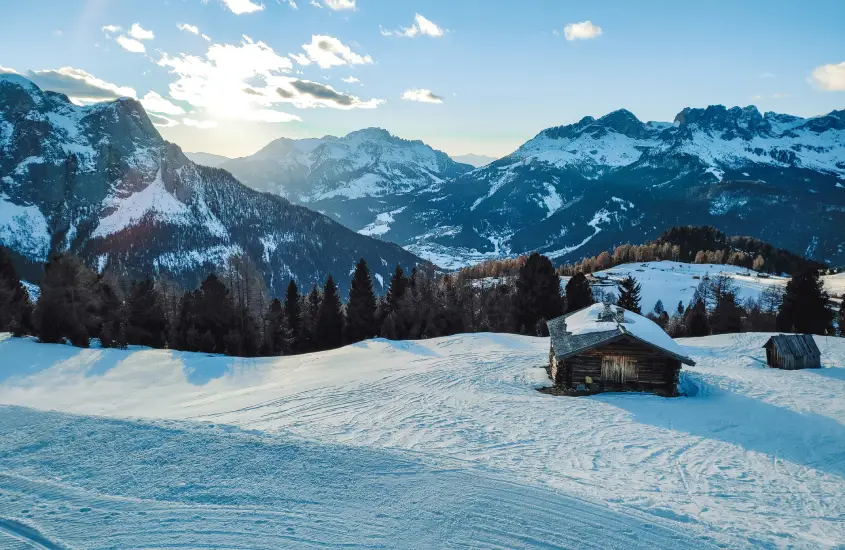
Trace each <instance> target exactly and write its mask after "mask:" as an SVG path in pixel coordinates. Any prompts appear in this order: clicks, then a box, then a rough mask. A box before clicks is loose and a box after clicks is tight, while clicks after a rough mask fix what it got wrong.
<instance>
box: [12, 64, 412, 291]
mask: <svg viewBox="0 0 845 550" xmlns="http://www.w3.org/2000/svg"><path fill="white" fill-rule="evenodd" d="M0 244H3V245H5V246H8V247H10V248H11V249H12V250H13V251H15V252H16V253H17V254H18V256H19V257H18V258H17V259H18V260H19V261H20V262H21V263H23V264H37V263H40V262H43V261H45V260H46V259H47V257H48V255H49V254H50V253H51V252H54V251H64V250H70V251H72V252H74V253H75V254H77V255H79V256H80V257H82V258H83V259H84V260H86V261H87V262H89V263H90V264H92V265H95V266H97V267H98V268H99V269H101V270H114V271H116V272H120V273H129V274H133V275H137V276H143V275H145V274H153V273H162V274H167V275H168V276H169V277H171V278H173V279H175V280H177V281H178V282H181V283H183V284H185V285H194V284H196V283H197V282H198V281H199V280H201V279H203V278H204V277H205V276H206V275H207V274H208V272H209V271H211V270H214V269H219V268H220V267H221V265H223V264H224V263H225V262H226V260H227V259H228V258H229V257H230V256H231V255H235V254H241V253H246V254H247V255H248V256H249V257H250V258H251V259H252V260H253V262H254V263H255V264H256V266H257V268H258V270H259V271H260V272H262V273H263V275H264V278H265V279H266V281H267V283H268V284H269V286H270V288H271V291H272V292H273V293H274V294H276V295H280V294H281V293H282V292H283V290H284V287H285V286H286V285H287V282H288V280H289V279H290V278H294V279H296V280H297V281H298V282H299V283H300V284H302V285H310V284H311V283H313V282H319V281H322V280H323V279H324V278H325V277H326V276H327V275H328V274H330V273H331V274H333V275H334V276H335V277H336V278H337V280H338V283H339V286H341V288H346V287H348V283H349V278H350V274H351V270H352V268H353V267H354V265H355V263H356V262H357V261H358V259H359V258H361V257H363V258H365V259H367V260H368V263H369V265H370V268H371V269H372V271H373V272H374V277H375V279H376V288H377V289H379V288H380V283H381V282H382V281H384V282H385V283H386V281H387V280H388V278H389V275H390V273H391V272H392V270H393V268H394V267H395V265H396V264H402V265H403V266H406V267H410V266H412V265H415V264H417V263H418V262H419V261H420V260H419V258H417V257H416V256H414V255H413V254H411V253H409V252H407V251H405V250H402V249H401V248H400V247H399V246H396V245H394V244H391V243H387V242H384V241H378V240H375V239H371V238H369V237H366V236H364V235H360V234H357V233H354V232H353V231H350V230H348V229H347V228H345V227H343V226H342V225H340V224H338V223H336V222H334V221H332V220H330V219H329V218H327V217H326V216H323V215H321V214H318V213H316V212H313V211H311V210H308V209H306V208H303V207H300V206H295V205H292V204H290V203H289V202H288V201H287V200H286V199H284V198H282V197H278V196H275V195H272V194H266V193H259V192H257V191H255V190H252V189H250V188H248V187H246V186H244V185H242V184H241V183H240V182H238V181H237V180H236V179H235V178H233V177H232V176H231V174H229V172H227V171H225V170H220V169H215V168H209V167H206V166H200V165H197V164H195V163H194V162H192V161H190V160H189V159H188V158H187V157H186V156H185V155H184V154H183V153H182V151H181V149H179V147H177V146H176V145H173V144H171V143H168V142H166V141H164V140H163V139H162V138H161V136H160V135H159V133H158V132H157V131H156V129H155V128H154V126H153V125H152V123H151V122H150V120H149V118H148V117H147V114H146V113H145V112H144V109H143V107H142V106H141V104H140V103H139V102H137V101H135V100H133V99H120V100H117V101H113V102H108V103H99V104H95V105H92V106H89V107H78V106H76V105H73V104H72V103H71V102H70V101H69V100H68V98H67V97H66V96H64V95H61V94H57V93H53V92H48V91H42V90H40V89H39V88H38V87H37V86H35V85H34V84H33V83H32V82H30V81H29V80H27V79H25V78H23V77H20V76H18V75H9V74H5V75H0Z"/></svg>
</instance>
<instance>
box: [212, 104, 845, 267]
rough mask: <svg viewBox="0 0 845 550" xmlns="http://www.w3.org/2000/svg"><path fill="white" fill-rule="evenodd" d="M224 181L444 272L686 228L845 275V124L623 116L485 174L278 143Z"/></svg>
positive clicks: (382, 153)
mask: <svg viewBox="0 0 845 550" xmlns="http://www.w3.org/2000/svg"><path fill="white" fill-rule="evenodd" d="M224 166H225V167H226V168H227V169H229V170H231V171H232V172H233V173H235V174H236V175H237V176H239V177H240V178H242V180H243V181H244V182H245V183H247V184H248V185H252V186H254V187H256V188H258V189H262V190H267V191H272V192H275V193H279V194H282V195H284V196H287V197H289V198H290V199H291V200H293V201H295V202H300V203H303V204H308V205H309V206H312V207H313V208H316V209H319V210H321V211H325V212H326V213H328V214H330V215H332V216H333V217H334V218H335V219H337V220H338V221H340V222H341V223H343V224H345V225H346V226H347V227H350V228H351V229H354V230H356V231H359V232H362V233H365V234H370V235H378V236H379V237H381V238H382V239H384V240H389V241H393V242H396V243H399V244H401V245H402V246H404V247H405V248H407V249H408V250H411V251H413V252H414V253H416V254H418V255H420V256H423V257H425V258H428V259H431V260H432V261H434V262H435V263H437V264H438V265H441V266H443V267H457V266H460V265H466V264H469V263H472V262H475V261H478V260H481V259H484V258H488V257H494V256H501V255H513V254H520V253H525V252H530V251H539V252H542V253H544V254H547V255H549V256H551V257H553V258H555V259H557V260H560V261H564V260H575V259H578V258H580V257H583V256H585V255H593V254H597V253H599V252H601V251H602V250H606V249H608V248H610V247H612V246H613V245H615V244H619V243H622V242H635V243H636V242H643V241H644V240H647V239H652V238H656V237H657V236H658V235H660V233H662V232H663V231H664V230H665V229H667V228H668V227H671V226H674V225H688V224H696V225H713V226H715V227H717V228H718V229H721V230H722V231H724V232H726V233H728V234H740V235H750V236H754V237H758V238H760V239H763V240H766V241H769V242H771V243H773V244H775V245H777V246H780V247H784V248H788V249H790V250H792V251H794V252H797V253H800V254H805V255H807V256H809V257H811V258H814V259H817V260H823V261H828V262H831V263H833V264H842V263H845V249H843V239H842V235H845V111H834V112H832V113H829V114H828V115H825V116H820V117H816V118H812V119H803V118H799V117H795V116H791V115H783V114H778V113H771V112H769V113H765V114H761V113H760V112H759V111H758V110H757V109H756V108H755V107H753V106H752V107H745V108H739V107H733V108H730V109H728V108H726V107H724V106H721V105H715V106H710V107H707V108H706V109H692V108H687V109H684V110H683V111H681V112H680V113H679V114H678V115H677V117H676V118H675V120H674V122H673V123H668V122H647V123H644V122H641V121H640V120H638V119H637V118H636V117H635V116H634V115H633V114H632V113H631V112H629V111H627V110H624V109H623V110H619V111H614V112H612V113H610V114H608V115H606V116H604V117H602V118H600V119H594V118H593V117H585V118H583V119H581V120H580V121H579V122H577V123H575V124H571V125H568V126H560V127H555V128H549V129H547V130H544V131H542V132H540V133H539V134H538V135H537V136H536V137H534V138H533V139H531V140H530V141H528V142H527V143H525V144H524V145H522V146H521V147H520V148H519V149H517V150H516V151H515V152H514V153H512V154H511V155H508V156H506V157H504V158H502V159H499V160H497V161H494V162H492V163H490V164H487V165H485V166H482V167H480V168H477V169H474V170H469V169H468V167H467V166H465V165H460V164H458V165H456V164H454V163H450V162H449V161H448V159H447V158H446V157H445V155H443V154H442V153H438V152H436V151H433V150H431V149H430V148H428V147H426V146H425V145H423V144H421V143H419V142H406V141H402V140H399V139H397V138H393V137H391V136H390V135H389V134H387V133H386V132H384V131H382V130H373V129H369V130H362V131H360V132H354V133H352V134H350V135H348V136H346V137H345V138H333V137H326V138H323V139H320V140H303V141H291V140H279V141H277V142H273V143H271V144H270V145H269V146H268V147H267V148H266V149H265V150H264V151H262V152H260V153H258V154H256V155H254V156H253V157H247V158H244V159H236V160H233V161H230V162H229V163H226V164H225V165H224ZM450 178H451V179H450Z"/></svg>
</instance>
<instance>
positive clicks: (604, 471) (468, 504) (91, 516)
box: [0, 334, 845, 548]
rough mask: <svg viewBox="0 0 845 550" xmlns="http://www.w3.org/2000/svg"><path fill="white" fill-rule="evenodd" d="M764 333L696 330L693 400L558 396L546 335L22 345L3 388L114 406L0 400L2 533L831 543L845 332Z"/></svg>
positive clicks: (147, 540)
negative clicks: (299, 347)
mask: <svg viewBox="0 0 845 550" xmlns="http://www.w3.org/2000/svg"><path fill="white" fill-rule="evenodd" d="M766 338H767V335H764V334H738V335H722V336H714V337H707V338H700V339H687V340H680V341H679V342H680V343H681V344H682V346H683V350H684V352H685V353H687V354H688V355H690V356H691V357H692V358H693V359H694V360H695V361H696V366H695V367H692V368H687V367H684V369H683V371H682V383H681V385H682V389H683V391H684V392H685V393H686V394H687V396H686V397H680V398H675V399H665V398H660V397H656V396H651V395H642V394H604V395H601V396H596V397H591V398H562V397H554V396H550V395H544V394H541V393H539V392H537V391H535V388H538V387H541V386H543V385H544V384H547V383H548V382H547V378H546V373H545V370H544V369H543V368H542V365H543V364H544V363H545V362H546V360H547V357H548V339H545V338H532V337H522V336H514V335H503V334H477V335H458V336H454V337H447V338H440V339H434V340H428V341H419V342H403V341H398V342H391V341H386V340H371V341H366V342H363V343H360V344H357V345H354V346H348V347H345V348H342V349H339V350H334V351H331V352H325V353H318V354H311V355H304V356H296V357H289V358H271V359H256V360H245V359H236V358H227V357H213V356H208V355H204V354H191V353H180V352H171V351H164V350H161V351H158V350H144V349H130V350H128V351H115V350H99V349H90V350H80V349H76V348H72V347H68V346H57V345H45V344H36V343H35V342H33V341H31V340H20V339H11V338H4V339H3V340H2V341H0V356H2V357H3V358H4V363H3V364H4V367H3V368H2V369H0V403H2V404H6V405H17V406H24V407H34V408H35V409H39V410H45V409H50V410H55V411H62V412H63V413H72V414H74V415H77V414H81V415H97V417H96V418H95V417H79V416H70V415H67V414H58V413H46V412H37V411H35V410H29V409H17V408H4V409H3V411H2V412H3V414H2V415H0V433H2V434H3V436H2V437H0V457H2V458H0V460H2V465H3V472H4V473H3V475H2V476H0V487H2V489H0V517H3V518H8V519H6V520H3V521H4V523H2V524H0V533H2V532H5V533H12V535H13V536H14V535H17V536H18V538H24V539H26V538H27V537H29V540H33V539H34V537H36V536H37V537H42V539H40V540H47V541H48V543H49V544H52V545H54V546H47V545H45V544H42V545H43V546H47V547H51V548H52V547H60V546H59V545H67V546H77V545H80V546H84V545H86V544H87V543H88V542H90V541H92V540H97V541H101V540H103V539H101V538H100V537H109V538H110V540H114V541H116V545H118V546H120V545H121V541H124V540H127V538H126V537H133V539H132V540H137V541H141V542H140V543H142V544H144V545H147V546H158V545H160V544H161V541H162V540H163V539H164V538H167V540H169V541H184V540H193V541H200V544H201V545H207V546H227V547H230V546H242V545H243V544H244V541H245V540H247V538H248V540H249V541H250V546H252V547H256V548H270V547H273V545H274V543H275V544H276V545H278V540H279V539H278V537H282V538H283V540H284V541H286V543H289V544H292V545H303V546H318V545H321V544H338V543H343V542H355V543H358V544H364V545H369V546H378V545H385V546H402V545H405V544H407V543H408V541H409V540H413V541H415V543H416V544H422V545H433V546H461V545H462V544H466V543H467V541H470V540H471V541H473V544H474V545H476V546H505V547H538V546H548V545H549V544H557V545H561V546H578V547H601V548H638V547H643V548H647V547H648V548H677V547H679V546H681V547H700V548H704V547H708V546H710V545H716V544H719V545H722V546H723V547H747V546H749V545H753V546H789V547H797V548H817V547H820V546H834V545H836V544H838V543H840V542H841V541H842V540H845V527H843V526H845V521H843V520H845V498H843V496H842V495H843V494H845V461H843V456H842V449H841V441H843V439H845V427H844V426H845V405H844V404H845V400H843V396H845V367H843V366H844V365H845V341H843V340H842V339H837V338H821V337H817V342H818V344H819V347H820V348H821V350H822V354H823V360H822V363H823V367H824V368H823V369H820V370H808V371H792V372H789V371H778V370H773V369H769V368H767V367H766V366H765V365H764V364H763V361H764V354H763V351H762V349H761V346H762V344H763V342H764V341H765V340H766ZM338 372H343V373H344V374H343V376H338ZM22 427H23V429H22ZM59 449H61V452H58V450H59ZM206 457H208V458H206ZM212 457H213V459H211V458H212ZM151 477H152V478H154V479H155V480H156V482H155V483H147V482H144V480H148V479H150V478H151ZM244 514H248V515H249V518H250V521H249V522H248V523H246V522H244V518H245V517H246V516H245V515H244ZM164 518H167V519H168V521H167V522H166V524H162V523H161V520H163V519H164ZM609 526H612V528H611V527H609ZM152 527H155V528H154V529H153V528H152ZM27 533H28V534H27ZM0 536H2V534H0ZM135 537H140V538H135ZM191 537H195V538H193V539H191ZM86 541H88V542H86ZM274 541H275V542H274ZM362 541H364V542H363V543H362ZM195 543H196V542H194V544H195Z"/></svg>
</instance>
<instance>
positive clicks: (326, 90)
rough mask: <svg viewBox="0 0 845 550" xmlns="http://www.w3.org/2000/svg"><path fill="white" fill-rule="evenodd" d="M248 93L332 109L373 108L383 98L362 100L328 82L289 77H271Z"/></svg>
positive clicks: (304, 106) (302, 106)
mask: <svg viewBox="0 0 845 550" xmlns="http://www.w3.org/2000/svg"><path fill="white" fill-rule="evenodd" d="M250 93H260V94H262V95H264V96H265V97H267V98H268V100H270V101H273V102H279V103H291V104H293V105H294V106H296V107H298V108H300V109H307V108H312V107H330V108H332V109H341V110H347V111H348V110H350V109H375V108H376V107H378V106H379V105H381V104H382V103H384V100H383V99H370V100H367V101H364V100H362V99H361V98H359V97H358V96H354V95H352V94H347V93H343V92H339V91H337V90H335V89H334V88H333V87H331V86H330V85H328V84H322V83H320V82H313V81H311V80H302V79H298V78H291V77H271V78H269V79H267V85H266V87H265V88H263V89H262V90H256V89H252V90H250Z"/></svg>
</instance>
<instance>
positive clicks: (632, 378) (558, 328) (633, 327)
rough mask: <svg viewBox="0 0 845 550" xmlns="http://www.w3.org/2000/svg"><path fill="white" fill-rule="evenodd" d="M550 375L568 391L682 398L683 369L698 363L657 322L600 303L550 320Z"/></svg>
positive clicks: (557, 384)
mask: <svg viewBox="0 0 845 550" xmlns="http://www.w3.org/2000/svg"><path fill="white" fill-rule="evenodd" d="M548 327H549V335H550V336H551V346H550V350H549V374H550V376H551V378H552V381H553V382H554V383H555V385H556V386H558V387H559V388H562V389H564V390H565V391H567V392H576V393H577V392H580V391H583V392H590V393H594V392H603V391H644V392H651V393H657V394H660V395H677V387H678V375H679V372H680V370H681V365H682V364H686V365H690V366H692V365H695V363H694V362H693V361H692V359H690V358H689V357H687V356H686V355H684V353H683V352H682V351H681V348H680V347H679V346H678V344H677V343H675V341H674V340H672V338H670V337H669V335H668V334H666V333H665V332H664V331H663V329H661V328H660V327H659V326H657V324H655V323H654V322H653V321H652V320H650V319H648V318H646V317H643V316H642V315H638V314H636V313H633V312H631V311H628V310H625V309H622V308H619V307H612V306H610V305H604V304H594V305H592V306H589V307H586V308H584V309H581V310H578V311H576V312H572V313H569V314H567V315H563V316H561V317H558V318H556V319H552V320H551V321H549V322H548Z"/></svg>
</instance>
